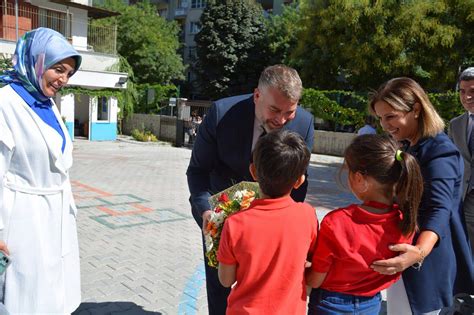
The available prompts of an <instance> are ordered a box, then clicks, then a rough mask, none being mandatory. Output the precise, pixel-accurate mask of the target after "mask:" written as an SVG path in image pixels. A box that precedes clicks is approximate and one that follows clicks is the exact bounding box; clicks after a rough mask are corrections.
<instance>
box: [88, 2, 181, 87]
mask: <svg viewBox="0 0 474 315" xmlns="http://www.w3.org/2000/svg"><path fill="white" fill-rule="evenodd" d="M104 7H105V8H108V9H111V10H114V11H117V12H120V13H121V15H119V16H118V17H113V18H108V19H101V20H98V21H96V22H94V23H96V24H97V25H104V26H105V25H112V24H114V23H117V50H118V52H119V54H120V55H122V56H124V57H125V58H126V59H127V61H128V63H129V64H130V65H131V67H132V68H133V71H134V73H135V75H136V82H137V83H151V84H157V83H159V84H169V83H170V82H171V81H173V80H181V79H184V74H183V73H184V65H183V62H182V58H181V56H180V55H179V54H178V53H177V51H178V49H179V48H180V44H179V40H178V33H179V28H178V26H177V24H176V22H174V21H166V20H165V19H164V18H161V17H160V16H159V15H157V13H156V8H155V7H154V6H153V5H151V4H149V3H148V2H138V3H137V4H135V5H125V4H124V3H123V2H122V1H120V0H108V1H106V2H105V4H104Z"/></svg>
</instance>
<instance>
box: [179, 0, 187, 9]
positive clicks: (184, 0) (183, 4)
mask: <svg viewBox="0 0 474 315" xmlns="http://www.w3.org/2000/svg"><path fill="white" fill-rule="evenodd" d="M187 7H188V0H178V5H177V8H183V9H184V8H187Z"/></svg>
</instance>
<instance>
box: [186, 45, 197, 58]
mask: <svg viewBox="0 0 474 315" xmlns="http://www.w3.org/2000/svg"><path fill="white" fill-rule="evenodd" d="M188 59H189V60H191V61H194V60H196V59H197V52H196V46H189V47H188Z"/></svg>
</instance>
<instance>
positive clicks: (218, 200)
mask: <svg viewBox="0 0 474 315" xmlns="http://www.w3.org/2000/svg"><path fill="white" fill-rule="evenodd" d="M258 198H259V187H258V183H255V182H240V183H238V184H235V185H233V186H231V187H229V188H227V189H226V190H224V191H221V192H220V193H217V194H215V195H213V196H211V197H210V198H209V203H210V204H211V209H212V213H211V217H210V219H209V221H208V223H207V225H206V227H205V229H204V240H205V243H206V256H207V259H208V265H209V266H211V267H214V268H217V266H218V261H217V251H218V249H219V242H220V239H221V233H222V228H223V227H224V222H225V220H226V219H227V217H229V216H230V215H231V214H233V213H236V212H238V211H241V210H245V209H247V208H248V207H250V204H251V202H252V201H253V200H255V199H258Z"/></svg>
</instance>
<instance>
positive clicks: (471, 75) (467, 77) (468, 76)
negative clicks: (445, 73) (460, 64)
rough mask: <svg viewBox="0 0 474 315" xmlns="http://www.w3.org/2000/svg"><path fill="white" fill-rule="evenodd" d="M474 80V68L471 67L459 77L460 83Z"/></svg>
mask: <svg viewBox="0 0 474 315" xmlns="http://www.w3.org/2000/svg"><path fill="white" fill-rule="evenodd" d="M471 80H474V67H469V68H467V69H464V71H463V72H461V74H460V75H459V80H458V81H459V82H461V81H471Z"/></svg>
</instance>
